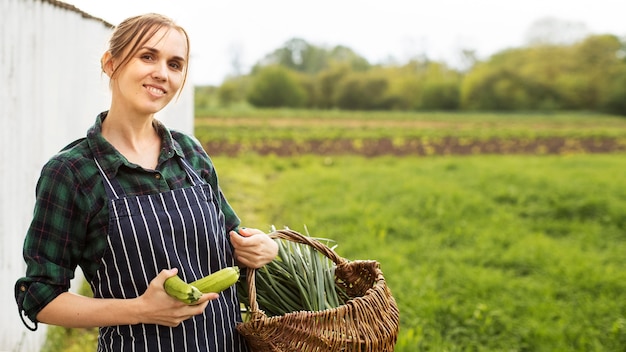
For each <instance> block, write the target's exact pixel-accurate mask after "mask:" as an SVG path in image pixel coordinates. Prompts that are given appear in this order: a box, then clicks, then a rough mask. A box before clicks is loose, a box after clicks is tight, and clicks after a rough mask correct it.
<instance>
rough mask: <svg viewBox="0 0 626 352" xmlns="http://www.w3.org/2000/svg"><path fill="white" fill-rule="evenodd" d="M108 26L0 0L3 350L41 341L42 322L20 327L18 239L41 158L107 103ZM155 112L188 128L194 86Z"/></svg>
mask: <svg viewBox="0 0 626 352" xmlns="http://www.w3.org/2000/svg"><path fill="white" fill-rule="evenodd" d="M69 1H71V0H69ZM93 15H94V16H97V14H93ZM111 30H112V29H111V26H110V25H109V24H108V23H106V22H105V21H102V20H100V19H98V18H96V17H93V16H91V15H90V14H85V13H83V12H81V11H80V10H78V9H76V8H74V7H72V6H67V5H65V4H63V3H60V2H57V1H53V0H50V1H44V0H0V122H1V123H0V187H1V191H0V192H1V193H0V277H1V278H2V280H0V302H2V303H0V307H1V308H2V312H4V313H5V315H4V316H3V317H2V319H0V351H15V352H17V351H38V350H39V349H40V346H41V345H42V343H43V342H44V338H45V332H46V326H45V325H43V324H42V325H40V327H39V330H38V331H37V332H31V331H29V330H27V329H26V328H25V327H24V326H23V324H22V322H21V320H20V318H19V315H18V313H17V306H16V305H15V303H14V302H15V300H14V297H13V285H14V283H15V280H16V279H17V278H18V277H20V276H22V275H23V274H24V271H25V265H24V261H23V259H22V244H23V240H24V235H25V233H26V229H27V227H28V225H29V222H30V219H31V215H32V208H33V204H34V191H35V184H36V182H37V178H38V175H39V172H40V170H41V167H42V165H43V163H44V162H45V161H46V160H47V159H48V158H50V157H51V156H52V155H53V154H54V153H56V152H57V151H58V150H59V149H61V148H62V147H64V146H65V145H66V144H68V143H69V142H70V141H72V140H74V139H76V138H80V137H83V136H84V135H85V133H86V131H87V128H88V127H89V126H90V125H91V124H92V123H93V122H94V120H95V117H96V115H97V114H98V113H100V112H101V111H103V110H106V109H107V108H108V102H109V91H108V78H107V77H106V76H105V75H103V74H101V73H100V56H101V54H102V53H103V51H104V50H105V49H106V44H107V40H108V38H109V35H110V33H111ZM157 118H159V119H160V120H161V121H163V122H164V123H165V124H166V125H168V126H170V127H171V128H176V129H179V130H182V131H184V132H187V133H192V132H193V87H191V85H189V86H187V88H186V89H185V90H184V92H183V94H182V95H181V97H180V98H179V100H178V101H177V102H175V103H173V105H172V106H170V107H168V108H167V109H166V110H164V111H162V112H161V113H159V115H158V116H157Z"/></svg>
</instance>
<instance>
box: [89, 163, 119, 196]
mask: <svg viewBox="0 0 626 352" xmlns="http://www.w3.org/2000/svg"><path fill="white" fill-rule="evenodd" d="M93 161H95V162H96V166H97V167H98V170H100V174H101V175H102V179H103V180H104V188H105V189H106V192H107V196H109V199H119V198H120V196H124V195H125V194H124V190H123V189H122V186H120V184H119V182H117V181H116V180H115V179H113V180H110V179H109V178H108V177H107V175H106V174H105V173H104V170H102V167H101V166H100V163H98V160H96V158H93Z"/></svg>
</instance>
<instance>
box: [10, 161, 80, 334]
mask: <svg viewBox="0 0 626 352" xmlns="http://www.w3.org/2000/svg"><path fill="white" fill-rule="evenodd" d="M77 184H78V182H77V181H76V173H75V172H74V171H73V170H71V169H70V168H69V167H68V165H66V163H64V162H63V161H61V160H59V159H55V158H53V159H51V160H50V161H49V162H48V163H47V164H46V165H45V166H44V167H43V169H42V172H41V175H40V178H39V180H38V182H37V188H36V201H35V209H34V214H33V219H32V222H31V224H30V227H29V229H28V232H27V234H26V238H25V240H24V248H23V251H24V253H23V254H24V260H25V261H26V264H27V271H26V277H24V278H21V279H19V280H18V281H17V283H16V285H15V294H16V300H17V303H18V306H19V308H20V311H23V312H25V314H26V315H27V316H28V317H29V319H31V320H32V321H33V322H35V321H36V315H37V313H38V312H39V311H40V310H41V309H42V308H43V307H44V306H45V305H46V304H48V303H49V302H50V301H52V300H53V299H54V298H55V297H57V296H58V295H59V294H61V293H63V292H66V291H67V290H68V289H69V287H70V280H71V279H72V278H73V277H74V270H75V269H76V263H75V259H74V258H75V257H76V256H75V253H72V250H76V248H80V246H77V245H76V244H75V243H73V242H76V241H79V240H80V239H78V238H76V234H80V233H84V232H85V231H84V228H83V229H82V231H81V225H83V224H84V222H85V213H84V212H83V211H82V209H84V207H83V206H84V205H83V204H82V202H84V197H81V196H80V194H79V193H80V192H79V191H78V190H77V186H76V185H77Z"/></svg>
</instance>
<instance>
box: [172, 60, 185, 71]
mask: <svg viewBox="0 0 626 352" xmlns="http://www.w3.org/2000/svg"><path fill="white" fill-rule="evenodd" d="M170 67H171V68H173V69H175V70H180V69H182V67H183V66H182V65H181V64H179V63H178V62H171V63H170Z"/></svg>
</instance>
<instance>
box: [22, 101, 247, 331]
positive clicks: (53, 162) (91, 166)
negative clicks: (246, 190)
mask: <svg viewBox="0 0 626 352" xmlns="http://www.w3.org/2000/svg"><path fill="white" fill-rule="evenodd" d="M106 114H107V113H106V112H103V113H101V114H100V115H98V117H97V119H96V123H95V124H94V125H93V126H92V127H91V128H90V129H89V130H88V132H87V136H86V138H82V139H79V140H77V141H75V142H73V143H72V144H70V145H68V146H67V147H65V148H64V149H63V150H62V151H61V152H59V153H58V154H56V155H55V156H53V157H52V158H51V159H50V160H49V161H48V162H47V163H46V164H45V165H44V167H43V169H42V172H41V175H40V178H39V181H38V182H37V188H36V202H35V211H34V216H33V220H32V223H31V225H30V228H29V229H28V233H27V234H26V239H25V241H24V259H25V261H26V264H27V269H26V276H25V277H23V278H20V279H19V280H18V281H17V283H16V285H15V294H16V300H17V304H18V306H19V307H20V311H22V310H23V311H24V312H25V313H26V315H27V316H28V317H29V318H30V319H31V320H32V321H36V320H35V317H36V315H37V314H38V313H39V311H40V310H41V309H42V308H43V307H44V306H45V305H46V304H48V303H49V302H50V301H52V300H53V299H54V298H55V297H57V296H58V295H59V294H61V293H63V292H66V291H67V290H68V289H69V286H70V280H71V279H72V278H74V271H75V270H76V267H77V266H80V267H81V269H82V271H83V273H84V274H85V277H86V278H87V280H90V279H91V278H92V277H93V275H94V274H95V272H96V270H97V269H98V267H99V266H100V259H101V258H102V256H103V253H104V251H105V249H106V247H107V233H108V224H109V210H108V206H107V204H108V197H107V194H106V191H105V188H104V184H103V179H102V175H101V174H100V172H99V171H98V168H97V166H96V164H95V162H94V157H96V158H97V159H98V162H99V163H100V166H101V167H102V168H103V170H104V172H105V173H106V175H107V177H109V178H116V179H117V180H118V181H119V183H120V185H121V186H122V188H123V189H124V191H125V192H126V195H127V196H136V195H147V194H154V193H161V192H166V191H169V190H172V189H178V188H183V187H189V186H191V183H190V182H189V180H188V178H187V174H186V172H185V170H184V169H182V168H181V166H180V164H179V163H178V162H177V160H176V158H175V155H176V154H177V155H179V156H182V157H184V158H185V159H186V160H187V161H188V162H189V163H190V164H191V165H192V166H193V167H194V169H195V170H197V171H198V174H199V175H200V177H202V178H203V179H204V180H206V182H207V183H209V184H210V185H211V187H212V188H213V191H214V192H215V194H218V195H219V197H220V208H221V211H222V212H223V213H224V216H225V219H226V231H227V232H228V231H230V230H232V229H235V228H237V227H238V226H239V223H240V221H239V218H238V217H237V215H236V214H235V212H234V211H233V209H232V208H231V207H230V205H229V204H228V202H227V201H226V199H225V198H224V195H223V194H222V192H221V190H220V188H219V186H218V179H217V174H216V172H215V169H214V167H213V163H212V162H211V159H210V158H209V156H208V155H207V153H206V152H205V151H204V149H203V148H202V146H201V145H200V143H199V142H198V141H197V140H196V139H195V138H193V137H191V136H188V135H185V134H183V133H180V132H176V131H170V130H168V129H167V128H166V127H165V126H163V125H162V124H161V123H159V122H158V121H155V127H156V129H157V131H158V132H159V135H160V136H161V146H162V149H161V154H160V156H159V161H158V166H157V167H156V170H146V169H144V168H142V167H140V166H138V165H135V164H132V163H130V162H128V161H127V160H126V158H125V157H124V156H122V155H121V154H120V153H119V152H118V151H117V150H116V149H115V148H114V147H113V146H112V145H111V144H109V143H108V142H107V141H106V140H105V139H104V137H102V133H101V132H102V121H103V120H104V118H105V117H106Z"/></svg>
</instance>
